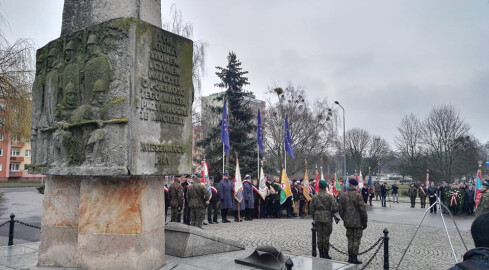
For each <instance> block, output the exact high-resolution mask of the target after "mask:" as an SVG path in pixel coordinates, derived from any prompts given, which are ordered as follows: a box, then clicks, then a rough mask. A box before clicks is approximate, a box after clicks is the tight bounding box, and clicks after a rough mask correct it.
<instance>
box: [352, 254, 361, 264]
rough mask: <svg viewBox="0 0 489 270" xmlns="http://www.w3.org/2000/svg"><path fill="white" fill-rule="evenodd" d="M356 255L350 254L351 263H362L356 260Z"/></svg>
mask: <svg viewBox="0 0 489 270" xmlns="http://www.w3.org/2000/svg"><path fill="white" fill-rule="evenodd" d="M357 256H358V255H356V254H352V255H351V263H354V264H362V262H361V261H359V260H358V257H357Z"/></svg>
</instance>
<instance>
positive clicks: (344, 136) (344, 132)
mask: <svg viewBox="0 0 489 270" xmlns="http://www.w3.org/2000/svg"><path fill="white" fill-rule="evenodd" d="M334 103H335V104H336V105H338V106H340V108H341V109H342V110H343V173H344V174H345V181H347V180H348V179H347V178H348V177H347V175H346V128H345V127H346V124H345V108H343V106H341V104H340V103H339V102H338V101H335V102H334Z"/></svg>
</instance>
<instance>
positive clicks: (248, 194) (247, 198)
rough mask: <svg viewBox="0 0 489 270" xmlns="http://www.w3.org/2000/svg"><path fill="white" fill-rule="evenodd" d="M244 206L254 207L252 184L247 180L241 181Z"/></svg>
mask: <svg viewBox="0 0 489 270" xmlns="http://www.w3.org/2000/svg"><path fill="white" fill-rule="evenodd" d="M242 203H243V204H244V207H245V208H254V207H255V198H254V196H253V185H252V184H251V183H250V182H249V181H244V182H243V202H242Z"/></svg>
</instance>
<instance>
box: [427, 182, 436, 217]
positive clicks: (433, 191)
mask: <svg viewBox="0 0 489 270" xmlns="http://www.w3.org/2000/svg"><path fill="white" fill-rule="evenodd" d="M435 195H436V187H435V183H434V182H431V183H430V187H429V188H428V198H429V200H430V207H431V206H433V204H435V203H436V196H435ZM436 207H437V206H436V205H435V206H433V207H431V208H430V213H433V211H435V214H436Z"/></svg>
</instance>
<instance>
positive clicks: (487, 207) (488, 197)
mask: <svg viewBox="0 0 489 270" xmlns="http://www.w3.org/2000/svg"><path fill="white" fill-rule="evenodd" d="M488 188H489V183H487V182H484V183H482V186H481V192H482V197H481V198H480V200H479V204H478V205H477V209H475V216H476V217H478V216H480V215H482V214H484V213H486V212H489V192H487V189H488Z"/></svg>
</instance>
